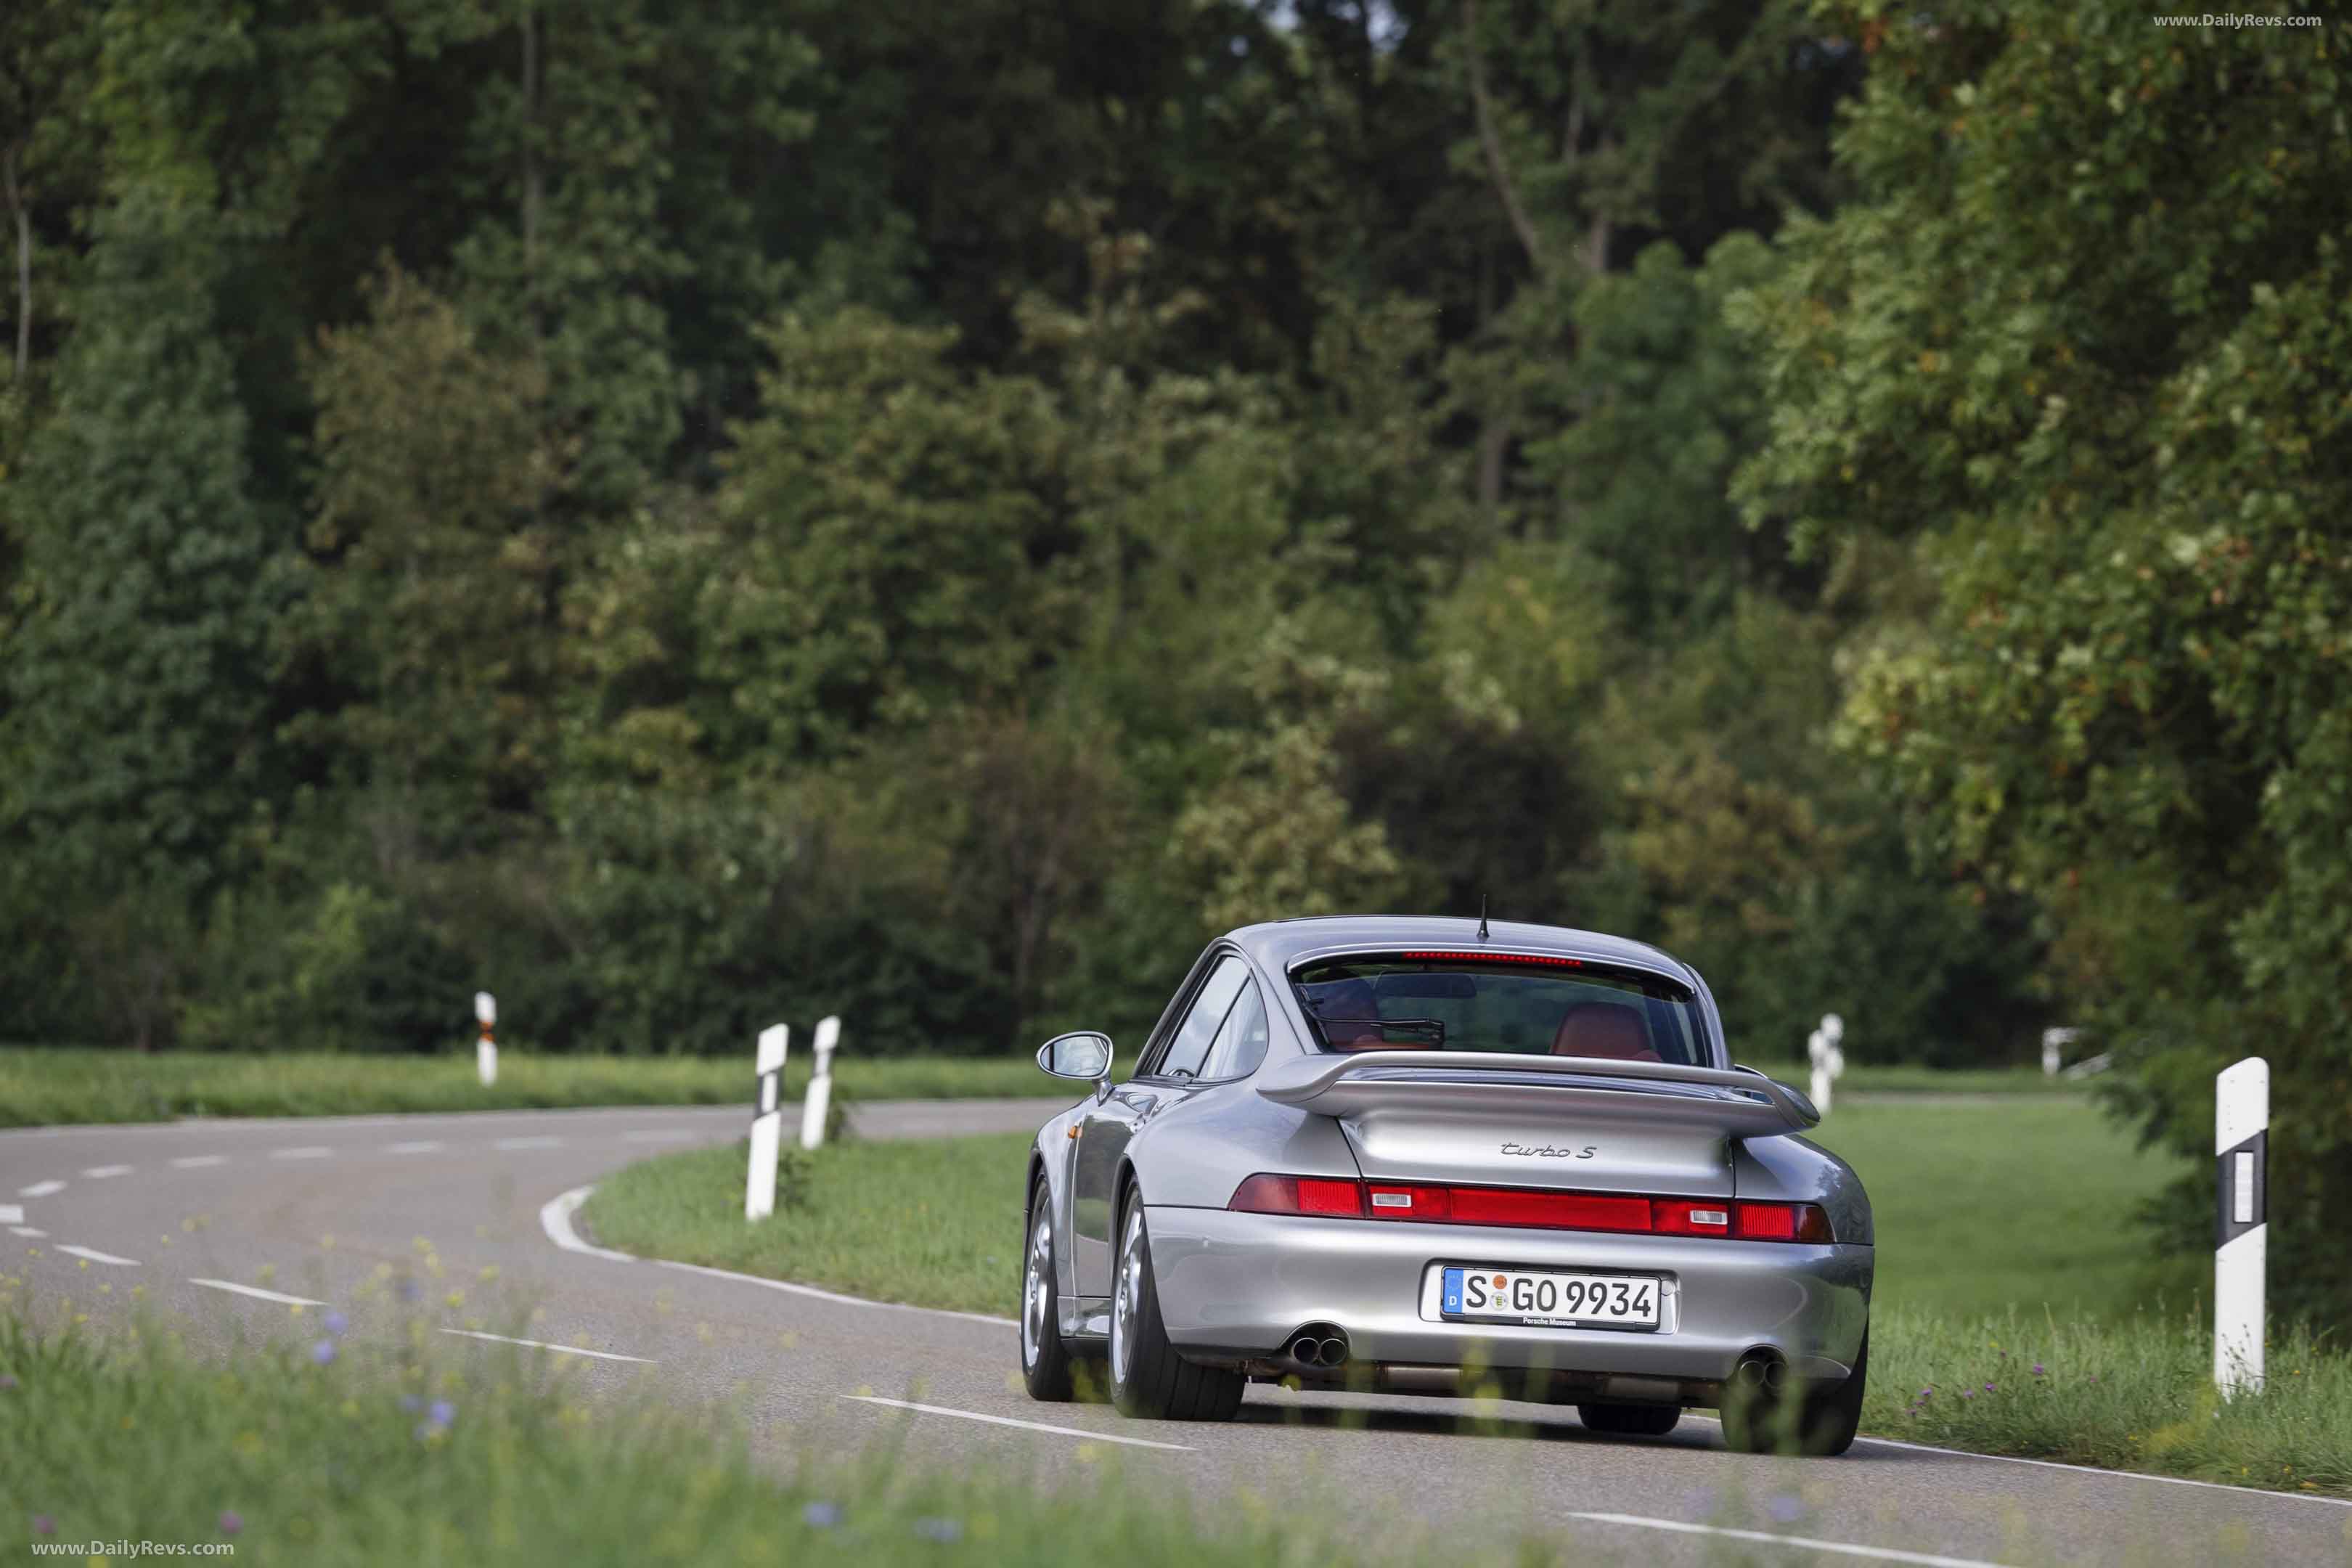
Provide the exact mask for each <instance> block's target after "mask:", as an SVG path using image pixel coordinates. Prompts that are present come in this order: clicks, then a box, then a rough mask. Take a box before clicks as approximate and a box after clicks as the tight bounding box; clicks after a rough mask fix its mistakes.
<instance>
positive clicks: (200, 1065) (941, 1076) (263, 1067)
mask: <svg viewBox="0 0 2352 1568" xmlns="http://www.w3.org/2000/svg"><path fill="white" fill-rule="evenodd" d="M853 1043H854V1042H853ZM1768 1070H1769V1071H1771V1072H1772V1074H1773V1075H1774V1076H1775V1077H1777V1078H1782V1079H1788V1080H1789V1081H1790V1082H1792V1083H1797V1084H1800V1085H1801V1084H1802V1083H1803V1082H1804V1073H1805V1069H1804V1068H1802V1067H1779V1068H1769V1069H1768ZM808 1071H809V1061H808V1058H807V1056H806V1055H805V1054H804V1053H801V1052H795V1053H794V1054H793V1058H792V1059H791V1060H790V1062H789V1063H788V1064H787V1065H786V1068H785V1073H784V1093H785V1095H786V1097H787V1098H793V1097H796V1096H797V1095H798V1094H799V1093H800V1086H801V1085H802V1084H803V1083H805V1082H806V1081H807V1077H808ZM834 1076H835V1081H836V1083H837V1085H838V1087H839V1089H840V1092H841V1093H842V1094H843V1095H845V1096H847V1097H849V1098H852V1099H856V1100H972V1099H997V1098H1006V1097H1012V1098H1025V1097H1028V1096H1033V1095H1034V1096H1038V1097H1041V1098H1042V1097H1049V1096H1052V1095H1054V1094H1055V1093H1059V1092H1066V1091H1065V1090H1064V1089H1063V1086H1062V1085H1061V1084H1059V1083H1057V1082H1056V1081H1055V1080H1054V1079H1049V1078H1047V1077H1046V1076H1045V1074H1044V1073H1041V1072H1039V1071H1038V1070H1037V1064H1036V1062H1035V1061H1034V1059H1033V1058H1031V1057H1030V1056H1029V1055H1028V1054H1027V1053H1025V1052H1023V1053H1016V1054H1013V1055H1010V1056H998V1057H924V1056H911V1057H901V1056H862V1055H859V1054H858V1053H857V1052H856V1050H854V1049H849V1050H845V1051H843V1052H842V1054H841V1055H840V1056H839V1057H838V1058H836V1059H835V1068H834ZM1838 1087H1839V1089H1840V1090H1841V1091H1842V1092H1845V1093H1854V1092H1860V1093H1864V1094H1872V1093H1898V1094H1907V1093H1917V1092H1948V1093H1965V1094H2034V1095H2040V1094H2049V1093H2053V1092H2057V1091H2056V1090H2053V1080H2051V1079H2045V1078H2043V1077H2042V1075H2041V1074H2040V1073H2038V1072H2026V1071H2018V1070H2011V1069H2007V1068H1999V1069H1984V1070H1971V1071H1961V1072H1939V1071H1937V1070H1936V1069H1934V1068H1905V1067H1887V1068H1868V1067H1864V1068H1854V1069H1853V1071H1851V1072H1849V1073H1848V1074H1847V1075H1846V1076H1845V1077H1844V1078H1843V1079H1839V1080H1838ZM2064 1087H2065V1088H2066V1089H2072V1087H2073V1086H2064ZM749 1100H751V1047H750V1042H748V1041H747V1042H745V1046H744V1052H743V1055H742V1056H741V1057H740V1058H736V1059H731V1060H730V1059H725V1058H718V1059H713V1058H700V1057H694V1058H687V1057H565V1056H541V1055H537V1054H535V1053H533V1052H532V1051H531V1049H530V1046H529V1044H528V1043H527V1042H524V1043H520V1044H510V1045H509V1046H508V1047H505V1048H504V1049H502V1050H501V1052H500V1053H499V1081H498V1082H497V1084H495V1085H494V1086H492V1087H491V1088H488V1089H484V1088H483V1087H482V1086H481V1085H480V1084H479V1083H478V1082H476V1081H475V1078H474V1056H473V1049H472V1047H470V1046H468V1047H465V1048H463V1049H462V1050H457V1051H452V1052H449V1053H446V1054H443V1055H439V1056H339V1055H326V1054H322V1053H320V1052H315V1051H310V1052H305V1051H282V1052H280V1051H227V1052H209V1051H158V1052H154V1053H152V1054H148V1055H142V1054H141V1053H139V1052H137V1051H131V1050H107V1049H94V1048H90V1047H30V1046H0V1127H33V1126H42V1125H47V1124H53V1123H64V1122H93V1121H169V1120H171V1119H173V1117H180V1116H349V1115H374V1114H381V1113H383V1112H385V1111H400V1110H415V1111H447V1110H539V1109H544V1108H549V1107H561V1106H588V1105H730V1104H738V1103H743V1102H748V1101H749Z"/></svg>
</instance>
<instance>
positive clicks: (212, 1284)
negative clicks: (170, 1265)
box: [188, 1279, 326, 1307]
mask: <svg viewBox="0 0 2352 1568" xmlns="http://www.w3.org/2000/svg"><path fill="white" fill-rule="evenodd" d="M188 1283H189V1284H191V1285H203V1286H206V1287H208V1288H210V1289H215V1290H230V1291H234V1292H236V1294H237V1295H239V1296H250V1297H252V1298H253V1299H254V1300H257V1301H277V1302H280V1303H282V1304H284V1305H286V1306H289V1307H323V1306H325V1305H326V1303H325V1302H324V1301H313V1300H310V1297H308V1296H289V1295H287V1294H286V1293H285V1292H284V1291H283V1290H265V1289H262V1288H261V1287H260V1286H258V1285H240V1284H238V1283H237V1282H236V1280H234V1279H190V1280H189V1281H188Z"/></svg>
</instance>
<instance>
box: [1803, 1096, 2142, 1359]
mask: <svg viewBox="0 0 2352 1568" xmlns="http://www.w3.org/2000/svg"><path fill="white" fill-rule="evenodd" d="M2037 1076H2038V1075H2037ZM1812 1137H1813V1141H1814V1142H1818V1143H1820V1144H1822V1146H1823V1147H1824V1148H1827V1149H1831V1150H1833V1151H1835V1152H1837V1153H1838V1154H1839V1155H1841V1156H1843V1158H1844V1159H1845V1161H1846V1162H1847V1163H1850V1164H1851V1165H1853V1168H1854V1170H1855V1171H1856V1172H1857V1173H1859V1174H1860V1175H1861V1177H1862V1180H1863V1184H1864V1186H1865V1187H1867V1188H1868V1189H1869V1190H1870V1200H1871V1208H1872V1212H1873V1216H1874V1219H1875V1220H1876V1222H1877V1226H1878V1293H1877V1303H1878V1305H1880V1306H1882V1307H1891V1308H1898V1309H1900V1308H1912V1307H1916V1308H1918V1309H1920V1310H1925V1311H1933V1312H1938V1313H1942V1314H1946V1315H1949V1316H1959V1317H1972V1316H1976V1315H1978V1314H1980V1313H1987V1312H2001V1311H2006V1310H2010V1309H2011V1308H2016V1309H2018V1310H2025V1311H2030V1312H2035V1313H2039V1312H2040V1311H2041V1310H2042V1309H2044V1308H2048V1309H2050V1310H2053V1311H2054V1312H2055V1313H2056V1314H2057V1315H2059V1316H2060V1317H2066V1318H2072V1317H2076V1316H2083V1315H2088V1316H2090V1317H2093V1318H2105V1317H2113V1316H2115V1315H2116V1314H2119V1313H2128V1312H2130V1311H2132V1310H2134V1309H2135V1308H2136V1307H2137V1304H2138V1302H2139V1301H2140V1300H2142V1299H2143V1298H2144V1296H2145V1293H2146V1288H2147V1283H2148V1279H2149V1275H2150V1270H2149V1268H2148V1266H2147V1236H2146V1234H2145V1233H2144V1232H2142V1231H2141V1230H2140V1228H2139V1227H2138V1226H2137V1225H2135V1224H2134V1223H2132V1215H2133V1213H2134V1211H2135V1210H2136V1209H2137V1206H2138V1205H2140V1204H2141V1203H2142V1202H2144V1201H2146V1200H2147V1198H2149V1197H2150V1196H2152V1195H2154V1194H2155V1193H2156V1192H2157V1191H2158V1189H2159V1188H2161V1187H2162V1186H2163V1185H2164V1184H2166V1183H2168V1182H2169V1181H2171V1180H2172V1179H2173V1178H2174V1177H2175V1176H2177V1175H2178V1174H2179V1170H2180V1167H2179V1164H2178V1163H2176V1162H2174V1161H2173V1160H2172V1159H2171V1158H2170V1157H2169V1156H2167V1155H2163V1154H2158V1153H2155V1152H2149V1151H2147V1150H2143V1149H2141V1148H2139V1147H2138V1146H2137V1143H2136V1142H2134V1140H2133V1138H2132V1136H2131V1134H2130V1133H2129V1131H2126V1129H2124V1128H2122V1127H2120V1126H2118V1125H2117V1124H2116V1122H2115V1121H2112V1120H2110V1119H2109V1118H2108V1117H2107V1116H2106V1115H2105V1114H2104V1113H2103V1112H2101V1111H2100V1110H2099V1109H2098V1107H2096V1106H2095V1105H2094V1104H2092V1103H2091V1102H2090V1101H2088V1100H2084V1099H2081V1098H2079V1097H2067V1098H2057V1099H2029V1098H2021V1097H2019V1098H2011V1099H2009V1100H2002V1101H2000V1102H1996V1103H1990V1104H1981V1105H1979V1104H1969V1105H1951V1104H1927V1103H1917V1104H1909V1103H1905V1102H1903V1101H1901V1100H1872V1101H1855V1102H1853V1103H1850V1104H1845V1105H1841V1106H1839V1107H1838V1109H1837V1110H1835V1111H1834V1112H1833V1113H1832V1115H1831V1116H1830V1118H1829V1119H1828V1120H1827V1121H1823V1122H1822V1125H1821V1126H1820V1127H1819V1128H1818V1129H1817V1130H1815V1131H1814V1132H1813V1134H1812Z"/></svg>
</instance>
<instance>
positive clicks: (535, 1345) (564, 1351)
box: [442, 1329, 661, 1366]
mask: <svg viewBox="0 0 2352 1568" xmlns="http://www.w3.org/2000/svg"><path fill="white" fill-rule="evenodd" d="M442 1332H443V1333H445V1334H455V1335H457V1337H458V1338H459V1339H461V1340H488V1341H490V1342H493V1343H496V1344H501V1345H522V1346H524V1347H526V1348H527V1349H530V1350H535V1351H553V1352H555V1353H556V1354H557V1355H584V1356H593V1357H594V1358H595V1359H596V1360H598V1361H633V1362H635V1363H637V1364H638V1365H640V1366H659V1365H660V1364H661V1363H659V1362H656V1361H655V1360H654V1359H653V1358H652V1357H650V1356H641V1355H623V1354H622V1353H621V1352H618V1351H592V1350H583V1349H582V1348H581V1347H580V1346H578V1345H557V1344H550V1343H548V1342H546V1341H545V1340H518V1339H511V1338H509V1337H508V1336H507V1335H505V1334H486V1333H484V1332H482V1331H481V1330H479V1329H444V1330H442Z"/></svg>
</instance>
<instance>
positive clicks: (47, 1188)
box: [16, 1182, 66, 1198]
mask: <svg viewBox="0 0 2352 1568" xmlns="http://www.w3.org/2000/svg"><path fill="white" fill-rule="evenodd" d="M65 1190H66V1184H64V1183H63V1182H35V1183H34V1184H32V1185H31V1186H29V1187H18V1188H17V1189H16V1195H17V1196H18V1197H20V1198H45V1197H47V1196H48V1195H49V1194H51V1193H61V1192H64V1191H65Z"/></svg>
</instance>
